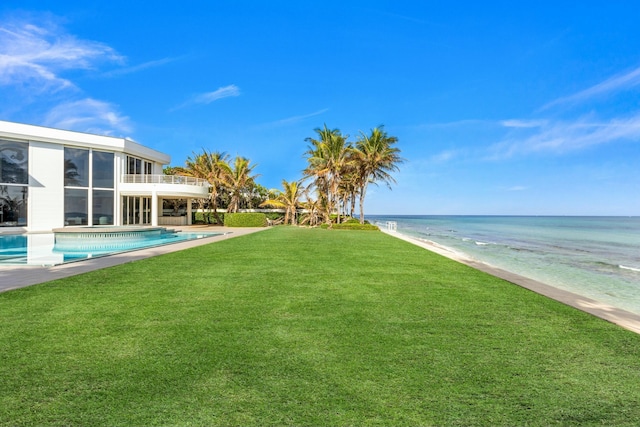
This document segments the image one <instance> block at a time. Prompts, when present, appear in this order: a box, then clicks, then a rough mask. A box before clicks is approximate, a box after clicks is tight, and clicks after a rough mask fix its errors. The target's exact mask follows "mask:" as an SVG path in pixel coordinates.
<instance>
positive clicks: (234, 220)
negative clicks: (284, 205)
mask: <svg viewBox="0 0 640 427" xmlns="http://www.w3.org/2000/svg"><path fill="white" fill-rule="evenodd" d="M224 225H225V227H265V226H266V225H267V216H266V215H265V214H263V213H260V212H246V213H244V212H242V213H228V214H225V216H224Z"/></svg>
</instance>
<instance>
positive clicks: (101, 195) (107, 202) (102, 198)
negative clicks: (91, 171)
mask: <svg viewBox="0 0 640 427" xmlns="http://www.w3.org/2000/svg"><path fill="white" fill-rule="evenodd" d="M93 225H113V191H110V190H93Z"/></svg>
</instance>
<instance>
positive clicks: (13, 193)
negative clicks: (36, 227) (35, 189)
mask: <svg viewBox="0 0 640 427" xmlns="http://www.w3.org/2000/svg"><path fill="white" fill-rule="evenodd" d="M28 195H29V188H28V187H26V186H21V185H0V227H24V226H26V225H27V201H28V197H27V196H28Z"/></svg>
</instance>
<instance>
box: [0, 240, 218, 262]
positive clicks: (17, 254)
mask: <svg viewBox="0 0 640 427" xmlns="http://www.w3.org/2000/svg"><path fill="white" fill-rule="evenodd" d="M221 234H223V233H215V232H191V231H189V232H180V231H178V232H171V233H164V234H162V235H161V236H157V237H154V238H145V239H138V240H134V241H126V242H121V243H119V244H118V245H117V246H114V245H110V246H109V247H108V248H94V249H90V250H86V249H83V248H73V247H68V246H65V247H64V248H63V249H60V248H59V247H56V243H55V236H54V234H53V233H45V234H19V235H0V266H3V265H21V266H25V265H34V266H51V265H58V264H64V263H68V262H74V261H82V260H85V259H89V258H96V257H100V256H107V255H113V254H116V253H121V252H128V251H134V250H138V249H145V248H151V247H155V246H162V245H169V244H173V243H179V242H185V241H189V240H196V239H205V238H208V237H214V236H219V235H221Z"/></svg>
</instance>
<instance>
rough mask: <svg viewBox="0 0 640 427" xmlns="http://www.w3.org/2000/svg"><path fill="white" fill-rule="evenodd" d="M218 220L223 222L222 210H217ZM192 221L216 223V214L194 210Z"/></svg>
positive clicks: (223, 214)
mask: <svg viewBox="0 0 640 427" xmlns="http://www.w3.org/2000/svg"><path fill="white" fill-rule="evenodd" d="M218 216H219V217H220V220H221V221H222V223H223V224H224V216H225V213H224V212H218ZM192 221H193V223H194V224H217V222H216V215H215V214H214V213H213V212H194V213H193V218H192Z"/></svg>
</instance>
